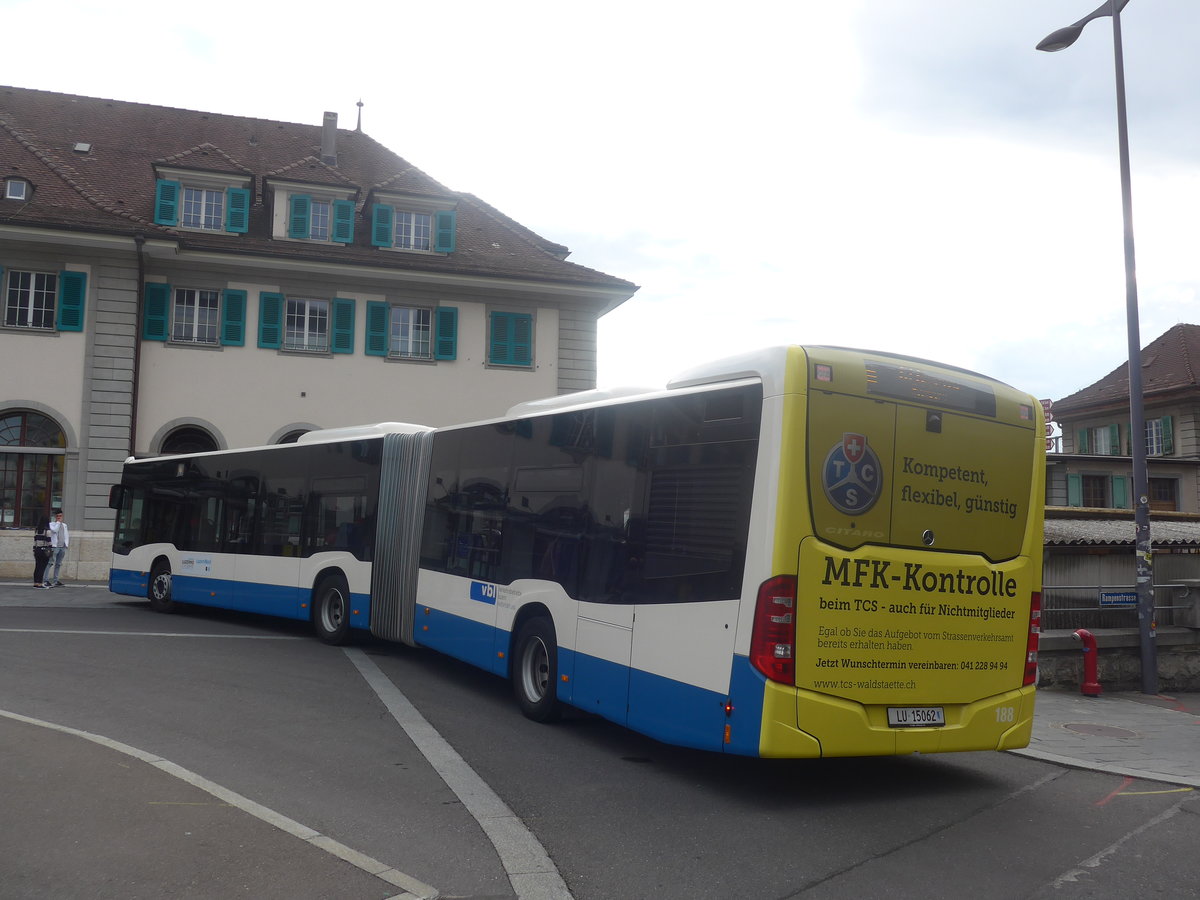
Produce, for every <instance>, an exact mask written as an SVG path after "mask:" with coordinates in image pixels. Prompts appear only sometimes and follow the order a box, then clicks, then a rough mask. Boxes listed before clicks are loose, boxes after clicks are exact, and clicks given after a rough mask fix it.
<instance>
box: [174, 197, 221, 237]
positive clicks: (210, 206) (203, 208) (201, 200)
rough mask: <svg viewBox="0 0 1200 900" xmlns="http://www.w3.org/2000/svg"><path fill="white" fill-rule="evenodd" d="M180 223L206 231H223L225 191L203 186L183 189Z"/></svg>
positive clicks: (186, 226) (185, 226)
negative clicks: (211, 189)
mask: <svg viewBox="0 0 1200 900" xmlns="http://www.w3.org/2000/svg"><path fill="white" fill-rule="evenodd" d="M180 224H181V225H183V227H184V228H203V229H204V230H206V231H221V230H223V229H224V228H225V193H224V192H223V191H210V190H205V189H201V188H190V187H185V188H184V189H183V215H182V216H181V218H180Z"/></svg>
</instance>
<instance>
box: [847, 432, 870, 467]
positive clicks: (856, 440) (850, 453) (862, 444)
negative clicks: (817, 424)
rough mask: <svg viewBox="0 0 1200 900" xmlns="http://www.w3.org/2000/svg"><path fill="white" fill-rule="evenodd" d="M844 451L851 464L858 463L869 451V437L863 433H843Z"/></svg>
mask: <svg viewBox="0 0 1200 900" xmlns="http://www.w3.org/2000/svg"><path fill="white" fill-rule="evenodd" d="M842 453H844V454H845V456H846V461H847V462H849V463H850V465H852V466H856V465H858V464H859V463H860V462H862V458H863V457H864V456H865V455H866V453H867V439H866V438H865V437H863V436H862V435H861V434H843V435H842Z"/></svg>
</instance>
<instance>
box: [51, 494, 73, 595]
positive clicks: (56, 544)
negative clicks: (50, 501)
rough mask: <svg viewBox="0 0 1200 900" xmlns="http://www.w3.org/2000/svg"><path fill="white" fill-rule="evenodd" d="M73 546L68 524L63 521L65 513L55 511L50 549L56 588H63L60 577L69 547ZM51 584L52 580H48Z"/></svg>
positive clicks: (58, 510) (59, 510)
mask: <svg viewBox="0 0 1200 900" xmlns="http://www.w3.org/2000/svg"><path fill="white" fill-rule="evenodd" d="M70 544H71V533H70V532H69V531H68V530H67V523H66V522H64V521H63V511H62V510H61V509H56V510H55V511H54V521H53V522H51V523H50V547H51V549H52V550H53V557H52V558H53V559H54V581H53V586H54V587H62V580H61V578H60V577H59V576H60V575H61V573H62V564H63V557H64V556H66V555H67V547H68V546H70ZM46 581H47V582H50V579H49V578H47V579H46Z"/></svg>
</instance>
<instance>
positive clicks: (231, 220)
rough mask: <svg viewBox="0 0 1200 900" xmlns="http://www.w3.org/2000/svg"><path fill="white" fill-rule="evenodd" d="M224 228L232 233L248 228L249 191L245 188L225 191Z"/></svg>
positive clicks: (238, 232) (242, 231) (241, 231)
mask: <svg viewBox="0 0 1200 900" xmlns="http://www.w3.org/2000/svg"><path fill="white" fill-rule="evenodd" d="M225 230H226V231H231V232H233V233H234V234H245V233H246V232H247V231H249V230H250V192H249V191H248V190H246V189H245V188H229V189H228V190H227V191H225Z"/></svg>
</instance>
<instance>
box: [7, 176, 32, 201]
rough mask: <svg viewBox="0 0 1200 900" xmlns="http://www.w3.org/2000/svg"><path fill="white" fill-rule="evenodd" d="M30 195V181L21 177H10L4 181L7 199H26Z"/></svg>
mask: <svg viewBox="0 0 1200 900" xmlns="http://www.w3.org/2000/svg"><path fill="white" fill-rule="evenodd" d="M28 197H29V182H27V181H23V180H22V179H20V178H10V179H8V180H7V181H6V182H4V199H5V200H25V199H27V198H28Z"/></svg>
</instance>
